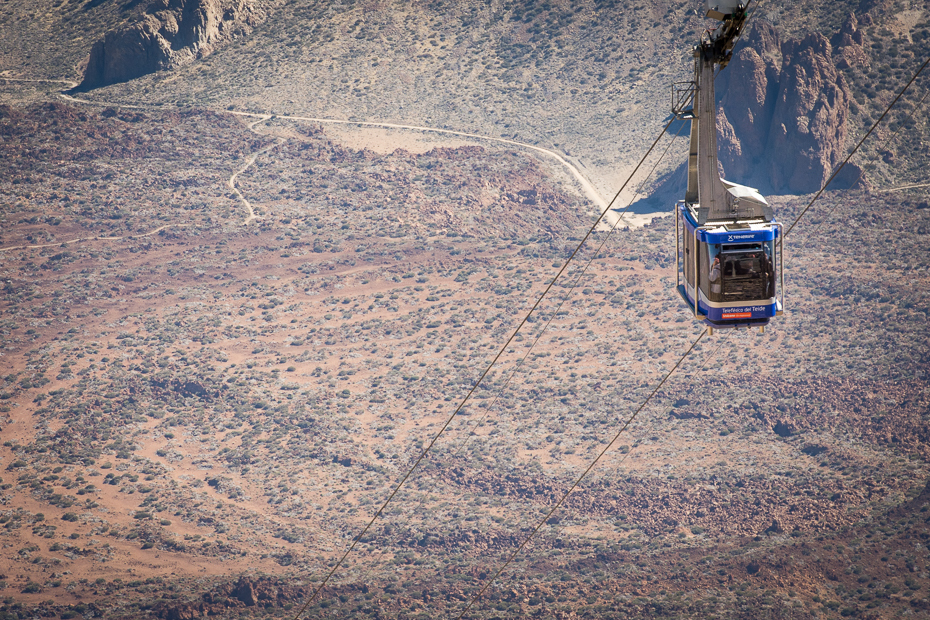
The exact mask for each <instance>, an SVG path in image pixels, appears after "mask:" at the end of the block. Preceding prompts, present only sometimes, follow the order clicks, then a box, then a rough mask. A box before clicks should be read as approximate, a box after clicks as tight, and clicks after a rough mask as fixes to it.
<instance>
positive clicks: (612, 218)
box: [0, 78, 651, 252]
mask: <svg viewBox="0 0 930 620" xmlns="http://www.w3.org/2000/svg"><path fill="white" fill-rule="evenodd" d="M0 79H4V80H7V81H21V82H36V83H51V84H66V85H68V86H69V87H70V88H74V87H75V86H77V84H76V83H75V82H72V81H68V80H30V79H25V78H0ZM59 96H60V97H61V98H62V99H64V100H66V101H69V102H71V103H77V104H83V105H96V106H118V107H121V108H126V109H161V108H159V107H158V106H146V105H138V104H125V103H118V102H109V101H91V100H89V99H83V98H80V97H74V96H71V95H68V94H66V93H64V92H62V93H59ZM224 112H227V113H229V114H234V115H236V116H241V117H246V118H253V119H255V120H254V121H252V122H250V123H248V124H247V127H248V128H249V130H250V131H253V132H254V131H256V130H255V126H256V125H258V124H259V123H262V122H265V121H267V120H270V119H271V118H281V119H287V120H294V121H304V122H311V123H319V124H332V125H354V126H357V127H370V128H380V129H392V130H402V131H416V132H425V133H434V134H442V135H447V136H455V137H459V138H467V139H469V140H478V141H485V142H494V143H498V144H506V145H509V146H514V147H518V148H521V149H528V150H530V151H535V152H537V153H540V154H542V155H544V156H546V157H549V158H551V159H554V160H555V161H556V162H558V163H559V164H561V165H562V166H563V167H564V168H565V169H566V170H567V171H568V172H569V174H570V175H571V176H572V177H573V178H574V179H575V181H577V182H578V184H579V185H580V186H581V189H582V191H583V193H584V195H585V196H586V197H587V198H588V199H589V200H590V201H591V202H592V203H593V204H594V205H595V206H596V207H597V208H598V212H599V213H603V212H604V211H605V210H606V209H608V207H609V206H610V204H609V203H608V201H607V200H605V199H604V197H603V196H601V195H600V193H599V192H598V191H597V189H595V187H594V185H593V184H592V183H591V182H590V181H589V180H588V179H587V177H585V176H584V175H583V174H582V173H581V171H580V170H579V169H578V168H577V167H576V166H575V165H574V164H572V163H571V162H569V161H568V160H567V159H565V157H563V156H562V155H560V154H559V153H556V152H555V151H552V150H549V149H546V148H543V147H540V146H535V145H533V144H527V143H525V142H518V141H516V140H508V139H506V138H496V137H493V136H483V135H480V134H475V133H469V132H464V131H455V130H452V129H440V128H436V127H426V126H423V125H406V124H399V123H382V122H374V121H347V120H342V119H334V118H319V117H311V116H295V115H281V114H279V115H271V114H267V113H254V112H235V111H225V110H224ZM256 133H257V132H256ZM271 148H273V145H272V146H269V147H266V148H264V149H262V150H260V151H257V152H256V153H253V154H252V155H250V156H249V158H248V159H247V160H246V162H245V164H244V165H243V166H242V167H240V168H239V169H237V170H236V171H235V172H233V174H232V175H231V176H230V177H229V180H228V181H227V185H228V186H229V188H230V189H231V190H232V191H233V192H235V194H236V196H237V197H238V198H239V200H240V201H241V202H242V204H243V205H244V206H245V208H246V209H247V211H248V215H247V216H246V217H245V219H243V221H242V225H247V224H249V223H251V222H252V221H253V220H255V219H258V218H259V216H258V215H256V213H255V209H254V207H253V206H252V203H251V202H249V200H248V199H247V198H246V197H245V196H244V195H243V194H242V192H241V191H240V190H239V188H238V187H236V179H237V177H238V176H239V175H240V174H242V173H243V172H245V171H246V170H247V169H248V168H249V167H250V166H252V165H253V164H254V163H255V161H256V159H257V158H258V156H259V155H261V154H263V153H265V152H267V151H268V150H270V149H271ZM621 219H622V220H623V222H624V223H626V224H627V225H629V226H637V225H641V224H643V223H645V222H640V221H639V219H641V218H640V216H634V217H632V218H631V217H629V216H625V217H621V215H620V214H619V213H617V212H616V211H613V210H611V211H609V212H608V213H607V214H606V215H605V217H604V224H606V225H607V226H609V227H614V226H617V225H618V224H619V222H620V220H621ZM648 219H649V220H651V217H649V218H648ZM168 226H182V225H181V224H168V225H166V226H162V227H161V228H158V229H156V230H154V231H150V232H149V233H145V234H143V235H132V236H131V237H130V238H136V237H144V236H148V235H150V234H155V233H157V232H159V231H161V230H164V229H165V228H166V227H168ZM124 238H125V237H82V238H79V239H71V240H69V241H62V242H59V243H52V244H45V245H29V246H15V247H9V248H0V252H3V251H7V250H18V249H37V248H44V247H54V246H57V245H64V244H69V243H78V242H82V241H119V240H121V239H124Z"/></svg>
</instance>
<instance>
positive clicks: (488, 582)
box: [456, 327, 707, 620]
mask: <svg viewBox="0 0 930 620" xmlns="http://www.w3.org/2000/svg"><path fill="white" fill-rule="evenodd" d="M706 334H707V328H706V327H705V328H704V331H702V332H701V333H700V335H698V337H697V339H695V341H694V342H692V343H691V346H690V347H688V350H687V351H685V353H684V354H683V355H682V356H681V357H680V358H678V361H677V362H675V365H674V366H672V368H671V370H669V371H668V372H667V373H665V376H664V377H662V380H661V381H659V384H658V385H657V386H656V387H655V388H654V389H653V390H652V392H650V393H649V396H647V397H646V400H644V401H643V403H642V404H641V405H640V406H639V407H637V409H636V411H635V412H633V415H631V416H630V418H629V419H628V420H627V421H626V423H624V425H623V426H622V427H621V428H620V430H619V431H617V433H616V434H615V435H614V437H613V439H611V440H610V443H608V444H607V445H606V446H605V447H604V449H603V450H601V451H600V452H599V453H598V455H597V457H595V459H594V460H593V461H591V464H590V465H588V467H587V468H586V469H585V470H584V471H583V472H582V473H581V475H580V476H578V478H577V479H576V480H575V482H573V483H572V485H571V486H570V487H569V488H568V490H567V491H566V492H565V493H563V494H562V497H560V498H559V501H557V502H556V503H555V505H554V506H553V507H552V509H551V510H549V512H547V513H546V515H545V516H544V517H543V518H542V519H541V520H540V521H539V523H537V524H536V527H534V528H533V530H532V531H531V532H530V533H529V534H528V535H527V536H526V538H525V539H524V540H523V542H522V543H520V546H519V547H517V548H516V550H514V552H513V553H512V554H510V557H508V558H507V560H506V561H505V562H504V563H503V564H502V565H501V567H500V568H498V569H497V571H495V573H494V574H493V575H492V576H491V577H490V578H489V579H488V580H486V581H485V583H484V585H483V586H482V587H481V589H480V590H479V591H478V593H477V594H475V596H474V597H472V599H471V600H470V601H469V602H468V604H467V605H466V606H465V609H463V610H462V613H460V614H459V615H458V616H456V620H462V618H463V617H464V616H465V614H466V613H468V610H469V609H471V607H472V605H474V604H475V602H477V601H478V599H480V598H481V597H482V596H483V595H484V593H485V591H486V590H487V589H488V586H490V585H491V584H492V583H493V582H494V580H495V579H497V578H498V577H499V576H500V574H501V572H503V571H504V569H505V568H507V567H508V566H509V565H510V563H511V562H513V559H514V558H515V557H517V554H518V553H520V552H521V551H522V550H523V548H524V547H526V545H527V544H528V543H529V542H530V540H532V539H533V537H534V536H535V535H536V533H537V532H538V531H539V530H540V528H541V527H542V526H543V524H545V523H546V521H548V520H549V519H550V518H551V517H552V515H553V514H555V511H556V510H558V509H559V508H561V506H562V504H563V503H564V502H565V500H566V499H568V496H569V495H571V494H572V491H574V490H575V488H577V487H578V485H579V484H581V481H582V480H584V479H585V477H586V476H587V475H588V473H590V472H591V470H592V469H594V467H595V466H596V465H597V464H598V463H599V462H600V460H601V458H603V456H604V454H606V453H607V451H608V450H610V449H611V448H612V447H613V445H614V443H616V441H617V439H619V438H620V435H622V434H623V432H624V431H625V430H626V429H627V428H628V427H629V426H630V424H632V423H633V422H634V421H635V420H636V417H637V416H638V415H639V413H640V412H641V411H642V410H643V409H644V408H645V407H646V405H648V404H649V401H651V400H652V397H653V396H655V395H656V392H658V391H659V390H660V389H662V386H663V385H665V382H666V381H668V379H669V377H671V376H672V375H673V374H674V373H675V371H676V370H678V367H679V366H681V363H682V362H684V361H685V359H687V357H688V355H690V354H691V351H693V350H694V347H695V346H697V343H699V342H700V341H701V339H702V338H703V337H704V336H705V335H706Z"/></svg>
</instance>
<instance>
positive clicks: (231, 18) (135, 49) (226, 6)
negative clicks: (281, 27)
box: [80, 0, 265, 90]
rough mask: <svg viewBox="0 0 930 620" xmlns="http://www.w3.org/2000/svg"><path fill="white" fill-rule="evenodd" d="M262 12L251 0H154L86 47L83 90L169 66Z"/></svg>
mask: <svg viewBox="0 0 930 620" xmlns="http://www.w3.org/2000/svg"><path fill="white" fill-rule="evenodd" d="M264 17H265V14H264V10H263V8H262V5H261V4H260V3H258V2H253V1H251V0H233V1H227V2H223V1H221V0H158V1H156V2H153V3H152V4H150V5H149V6H148V7H147V8H146V11H145V17H144V18H143V19H142V20H140V21H139V22H135V23H132V24H131V25H128V26H122V27H120V28H117V29H115V30H111V31H109V32H107V33H106V35H105V36H104V37H103V39H101V40H99V41H97V42H96V43H95V44H94V46H93V47H92V48H91V50H90V57H89V58H88V60H87V68H86V70H85V72H84V79H83V80H82V81H81V84H80V88H81V90H89V89H92V88H97V87H99V86H106V85H108V84H113V83H116V82H125V81H128V80H131V79H133V78H137V77H140V76H142V75H146V74H149V73H154V72H156V71H167V70H170V69H173V68H176V67H180V66H183V65H185V64H189V63H191V62H194V61H195V60H198V59H202V58H204V57H206V56H208V55H209V54H210V53H211V52H212V51H213V50H214V49H215V47H216V46H217V45H221V44H222V43H224V42H227V41H229V40H231V39H233V38H235V37H241V36H246V35H247V34H248V33H249V32H250V31H251V29H252V27H254V26H255V24H257V23H259V22H260V21H261V20H262V19H264Z"/></svg>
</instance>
